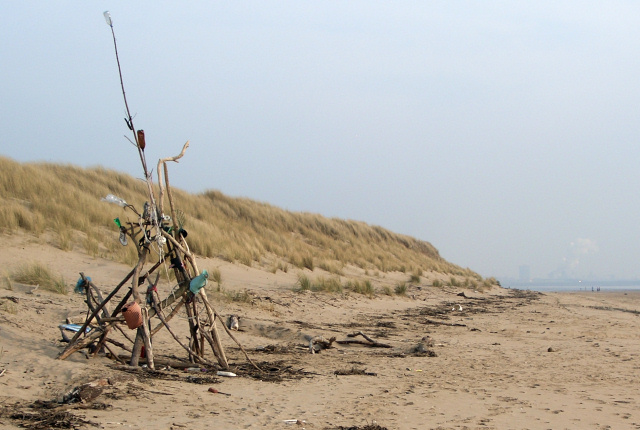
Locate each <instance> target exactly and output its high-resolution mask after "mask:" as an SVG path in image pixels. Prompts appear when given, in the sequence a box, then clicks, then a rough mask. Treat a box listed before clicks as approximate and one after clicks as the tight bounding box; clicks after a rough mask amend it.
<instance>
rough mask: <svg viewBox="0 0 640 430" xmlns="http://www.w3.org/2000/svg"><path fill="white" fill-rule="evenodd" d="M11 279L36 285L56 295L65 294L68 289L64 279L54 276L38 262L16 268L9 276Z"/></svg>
mask: <svg viewBox="0 0 640 430" xmlns="http://www.w3.org/2000/svg"><path fill="white" fill-rule="evenodd" d="M11 278H12V279H13V280H14V281H16V282H20V283H22V284H27V285H36V286H39V287H40V288H42V289H44V290H47V291H52V292H54V293H58V294H67V293H68V289H67V286H66V284H65V282H64V278H63V277H62V276H59V275H55V274H54V273H53V272H52V271H51V269H49V267H47V266H45V265H44V264H42V263H39V262H33V263H28V264H27V263H25V264H22V265H20V266H18V267H17V268H16V269H15V270H14V271H13V272H12V274H11Z"/></svg>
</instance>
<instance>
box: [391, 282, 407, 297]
mask: <svg viewBox="0 0 640 430" xmlns="http://www.w3.org/2000/svg"><path fill="white" fill-rule="evenodd" d="M394 291H395V293H396V294H397V295H398V296H406V295H407V284H406V283H405V282H401V283H399V284H397V285H396V288H395V290H394Z"/></svg>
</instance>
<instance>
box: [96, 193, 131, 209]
mask: <svg viewBox="0 0 640 430" xmlns="http://www.w3.org/2000/svg"><path fill="white" fill-rule="evenodd" d="M100 201H103V202H107V203H113V204H116V205H118V206H122V207H125V206H127V202H125V201H124V199H121V198H120V197H118V196H114V195H113V194H107V196H106V197H103V198H101V199H100Z"/></svg>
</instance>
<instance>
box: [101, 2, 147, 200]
mask: <svg viewBox="0 0 640 430" xmlns="http://www.w3.org/2000/svg"><path fill="white" fill-rule="evenodd" d="M104 17H105V19H106V20H107V25H109V27H110V28H111V36H113V48H114V50H115V52H116V62H117V63H118V75H119V76H120V87H121V88H122V97H123V98H124V107H125V108H126V110H127V118H126V120H127V125H128V126H129V128H130V129H131V131H132V133H133V139H134V140H135V142H136V147H137V148H138V154H139V155H140V161H141V162H142V169H143V170H144V177H145V179H148V178H149V172H148V171H147V160H146V159H145V156H144V152H143V151H142V148H141V147H140V142H138V134H137V133H136V128H135V127H134V126H133V117H132V116H131V112H130V111H129V103H127V94H126V92H125V90H124V80H123V79H122V67H120V57H119V56H118V43H117V42H116V33H115V31H114V30H113V21H112V20H111V14H110V13H109V11H106V12H105V13H104ZM151 197H153V196H151Z"/></svg>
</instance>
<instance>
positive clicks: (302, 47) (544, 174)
mask: <svg viewBox="0 0 640 430" xmlns="http://www.w3.org/2000/svg"><path fill="white" fill-rule="evenodd" d="M179 3H180V4H178V2H166V1H153V2H151V1H136V2H131V1H126V2H125V1H108V2H99V3H98V2H86V1H68V2H34V1H21V2H10V1H0V10H1V12H0V16H1V17H2V21H3V25H2V26H0V40H2V42H0V59H1V62H0V82H1V84H0V100H2V102H1V103H0V109H1V111H0V154H2V155H6V156H9V157H11V158H14V159H16V160H19V161H31V160H45V161H51V162H69V163H72V164H76V165H81V166H94V165H103V166H105V167H109V168H114V169H117V170H120V171H124V172H126V173H129V174H132V175H134V176H138V177H139V176H141V169H140V166H139V161H138V159H137V153H136V152H135V150H134V149H133V147H132V146H131V145H130V144H129V143H128V142H127V141H126V140H125V138H124V137H123V136H124V135H125V134H127V135H129V133H128V130H127V129H126V126H125V123H124V120H123V117H124V104H123V101H122V95H121V93H120V87H119V81H118V74H117V68H116V63H115V56H114V52H113V43H112V39H111V33H110V30H109V27H108V26H107V25H106V24H105V22H104V18H103V16H102V12H103V11H104V10H109V11H110V12H111V15H112V17H113V20H114V28H115V32H116V37H117V40H118V48H119V54H120V60H121V63H122V67H123V75H124V80H125V88H126V91H127V97H128V101H129V104H130V107H131V110H132V113H134V114H135V115H136V116H135V118H134V121H135V125H136V127H137V128H142V129H144V130H145V134H146V138H147V139H146V140H147V157H148V160H149V162H150V163H151V164H153V165H155V162H156V161H157V159H158V158H160V157H165V156H169V155H175V154H177V153H178V152H179V150H180V148H181V147H182V144H183V143H184V142H185V141H186V140H188V139H190V140H191V147H190V149H189V151H188V152H187V155H186V156H185V158H184V160H183V161H181V163H180V164H179V165H177V166H175V167H174V168H173V170H172V172H173V173H172V183H173V184H174V185H175V186H178V187H180V188H183V189H187V190H189V191H193V192H200V191H204V190H206V189H218V190H220V191H222V192H224V193H225V194H229V195H232V196H243V197H249V198H252V199H256V200H259V201H264V202H268V203H270V204H273V205H275V206H279V207H282V208H285V209H289V210H294V211H307V212H315V213H320V214H323V215H326V216H329V217H340V218H347V219H355V220H361V221H365V222H367V223H370V224H375V225H381V226H383V227H386V228H389V229H391V230H393V231H396V232H400V233H405V234H409V235H412V236H415V237H417V238H420V239H424V240H427V241H429V242H431V243H433V245H434V246H436V247H437V248H438V249H439V250H440V252H441V254H442V255H443V257H445V258H446V259H448V260H450V261H452V262H454V263H456V264H459V265H462V266H465V267H470V268H471V269H473V270H476V271H478V272H479V273H481V274H482V275H484V276H517V273H518V266H520V265H524V264H527V265H529V266H530V267H531V274H532V275H533V276H540V277H545V276H547V275H548V274H549V273H551V272H553V271H556V270H562V269H565V270H566V271H567V273H568V274H571V275H575V276H580V277H584V276H588V275H589V274H593V275H595V276H600V277H605V276H610V275H615V276H618V277H635V276H640V267H639V264H638V262H639V261H640V240H639V239H640V237H639V236H640V225H639V222H638V221H639V217H638V215H639V212H640V207H639V202H640V199H639V198H638V195H637V194H638V184H640V169H639V168H638V159H639V158H640V157H639V156H640V146H639V145H638V135H639V131H640V125H639V122H638V120H637V117H638V114H639V109H638V108H639V104H640V79H638V76H640V55H639V53H640V49H639V48H640V34H639V33H640V26H639V25H638V23H640V3H637V2H635V1H607V2H592V1H535V2H534V1H531V2H520V1H517V2H516V1H499V2H498V1H483V2H478V1H459V2H452V1H437V2H436V1H414V2H408V1H393V2H391V1H387V2H380V1H348V2H337V1H322V2H302V1H277V2H245V1H233V2H211V1H195V2H179Z"/></svg>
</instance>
